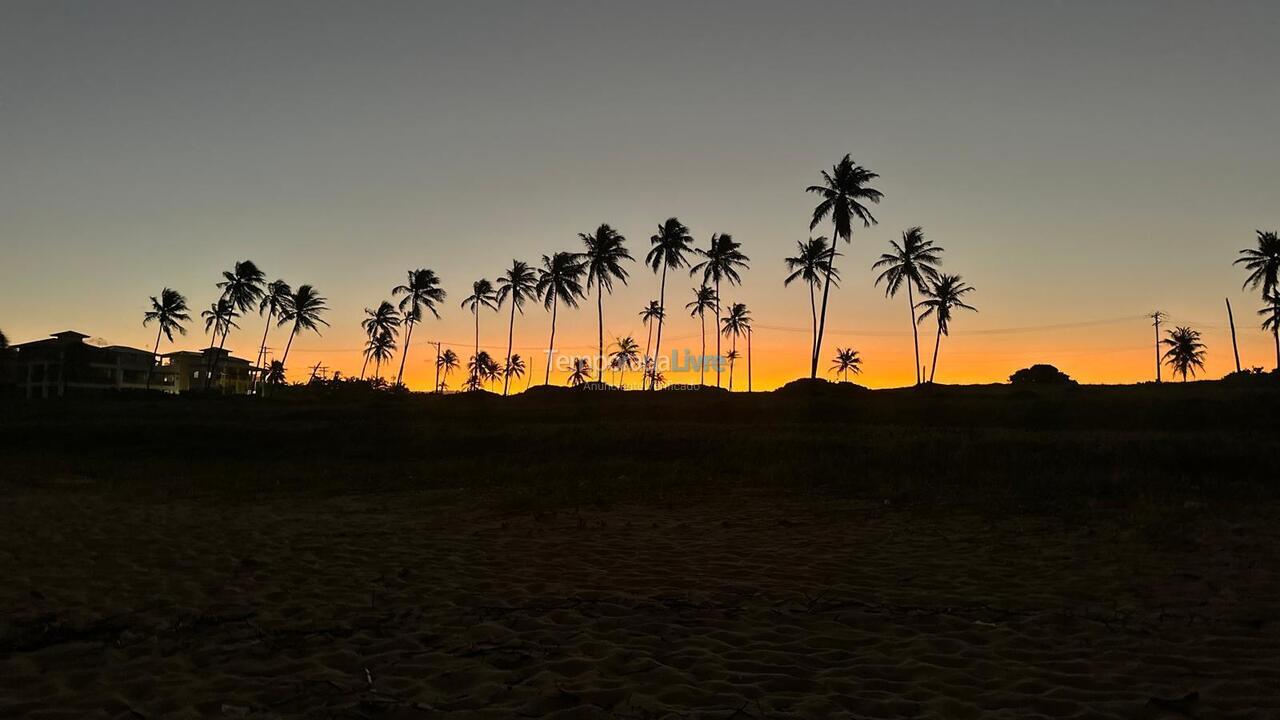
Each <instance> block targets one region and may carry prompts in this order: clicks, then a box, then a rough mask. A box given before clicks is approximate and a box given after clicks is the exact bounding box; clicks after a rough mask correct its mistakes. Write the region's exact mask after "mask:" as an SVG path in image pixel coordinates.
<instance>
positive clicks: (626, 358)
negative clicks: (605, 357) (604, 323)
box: [610, 335, 640, 388]
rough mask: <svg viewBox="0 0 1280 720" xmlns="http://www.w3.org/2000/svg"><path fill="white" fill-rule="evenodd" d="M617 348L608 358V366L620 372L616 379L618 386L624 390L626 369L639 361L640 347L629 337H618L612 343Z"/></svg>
mask: <svg viewBox="0 0 1280 720" xmlns="http://www.w3.org/2000/svg"><path fill="white" fill-rule="evenodd" d="M614 346H615V347H616V348H617V349H616V350H614V351H613V355H612V356H611V357H610V364H612V365H613V366H614V367H616V368H618V369H619V370H621V373H622V374H621V376H620V377H619V378H618V386H619V387H622V388H625V387H626V379H627V368H629V367H631V366H632V365H634V364H635V363H636V362H637V361H638V360H639V359H640V345H638V344H637V343H636V341H635V340H633V339H632V338H631V336H630V335H627V336H626V337H620V338H618V339H617V340H616V341H615V342H614Z"/></svg>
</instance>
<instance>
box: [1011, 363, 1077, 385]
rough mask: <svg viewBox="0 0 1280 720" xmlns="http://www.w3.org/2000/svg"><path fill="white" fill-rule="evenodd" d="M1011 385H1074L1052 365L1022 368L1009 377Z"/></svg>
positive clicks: (1068, 376)
mask: <svg viewBox="0 0 1280 720" xmlns="http://www.w3.org/2000/svg"><path fill="white" fill-rule="evenodd" d="M1009 383H1010V384H1012V385H1062V386H1070V385H1075V384H1076V381H1075V380H1072V379H1071V376H1070V375H1068V374H1066V373H1064V372H1062V371H1061V370H1059V369H1058V368H1056V367H1054V366H1052V365H1045V364H1038V365H1032V366H1031V367H1028V368H1022V369H1021V370H1019V371H1017V372H1015V373H1014V374H1012V375H1010V376H1009Z"/></svg>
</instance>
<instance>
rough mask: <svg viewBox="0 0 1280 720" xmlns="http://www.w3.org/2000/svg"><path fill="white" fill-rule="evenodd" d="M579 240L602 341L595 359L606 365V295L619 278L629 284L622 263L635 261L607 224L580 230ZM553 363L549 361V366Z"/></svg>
mask: <svg viewBox="0 0 1280 720" xmlns="http://www.w3.org/2000/svg"><path fill="white" fill-rule="evenodd" d="M578 239H580V240H582V244H583V245H584V246H586V248H587V249H586V252H584V253H583V256H584V257H585V258H586V261H587V265H586V267H587V290H590V289H591V288H592V287H594V288H595V290H596V334H597V338H596V339H597V340H598V342H599V348H598V350H597V356H596V360H597V361H598V362H599V363H601V370H602V371H603V364H604V294H605V293H609V294H611V295H612V294H613V281H614V280H619V281H621V282H622V284H623V285H626V284H627V278H628V275H627V270H626V268H624V267H622V263H623V262H624V261H626V262H632V261H633V260H634V259H633V258H632V257H631V253H630V251H628V250H627V247H626V241H627V239H626V238H625V237H623V236H622V235H621V234H620V233H619V232H618V231H617V230H614V229H613V228H612V227H609V225H608V224H601V225H600V227H598V228H596V230H595V232H593V233H590V234H587V233H579V234H578ZM549 365H550V363H548V366H549Z"/></svg>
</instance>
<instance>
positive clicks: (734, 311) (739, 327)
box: [720, 303, 751, 391]
mask: <svg viewBox="0 0 1280 720" xmlns="http://www.w3.org/2000/svg"><path fill="white" fill-rule="evenodd" d="M720 324H721V329H720V334H721V335H724V336H726V337H732V338H733V341H732V342H733V346H732V348H731V354H730V355H729V356H728V357H729V358H730V360H729V390H731V391H732V390H733V362H734V360H736V359H737V358H738V357H739V355H738V336H739V335H741V334H743V333H745V332H750V330H751V311H750V310H748V309H747V306H746V305H745V304H743V303H733V304H732V305H730V306H729V314H728V315H725V316H724V318H723V319H721V321H720Z"/></svg>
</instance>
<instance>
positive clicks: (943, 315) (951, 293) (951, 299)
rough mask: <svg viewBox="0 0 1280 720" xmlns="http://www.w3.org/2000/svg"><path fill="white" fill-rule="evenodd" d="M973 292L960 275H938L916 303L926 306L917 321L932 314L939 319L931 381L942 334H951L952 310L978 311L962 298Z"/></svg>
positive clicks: (921, 320)
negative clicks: (922, 298) (921, 298)
mask: <svg viewBox="0 0 1280 720" xmlns="http://www.w3.org/2000/svg"><path fill="white" fill-rule="evenodd" d="M971 292H973V288H971V287H969V286H968V285H965V284H964V282H963V281H962V280H961V279H960V276H959V275H945V274H940V275H938V278H937V280H935V281H934V282H933V284H932V285H931V286H929V287H928V288H927V289H926V292H925V299H924V300H921V301H920V302H918V303H916V309H917V310H919V309H920V308H924V310H923V312H921V313H920V315H919V317H917V318H916V322H918V323H920V322H924V321H925V319H926V318H928V317H929V316H930V315H933V316H935V317H936V319H937V321H938V332H937V335H936V336H935V337H934V340H933V363H932V366H931V367H930V369H929V382H930V383H932V382H933V378H934V374H935V373H937V371H938V349H939V347H941V345H942V336H943V335H950V334H951V311H952V310H954V309H957V308H959V309H962V310H969V311H971V312H977V311H978V309H977V308H975V307H973V306H972V305H968V304H966V303H965V302H964V300H963V299H962V298H964V296H965V295H968V294H969V293H971Z"/></svg>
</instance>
